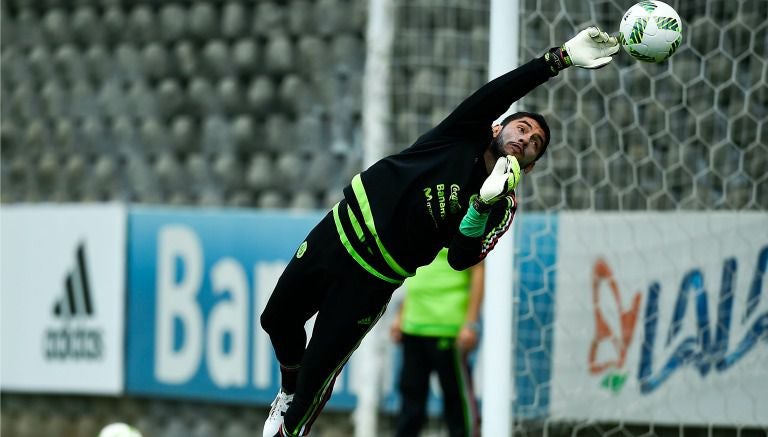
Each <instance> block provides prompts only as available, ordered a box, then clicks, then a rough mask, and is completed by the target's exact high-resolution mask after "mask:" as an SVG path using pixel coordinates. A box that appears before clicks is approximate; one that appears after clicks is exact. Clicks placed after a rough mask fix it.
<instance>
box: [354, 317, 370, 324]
mask: <svg viewBox="0 0 768 437" xmlns="http://www.w3.org/2000/svg"><path fill="white" fill-rule="evenodd" d="M371 321H372V319H371V317H370V316H368V317H363V318H362V319H360V320H358V321H357V324H358V325H370V324H371Z"/></svg>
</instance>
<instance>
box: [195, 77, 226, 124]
mask: <svg viewBox="0 0 768 437" xmlns="http://www.w3.org/2000/svg"><path fill="white" fill-rule="evenodd" d="M187 101H188V106H189V110H190V111H191V112H192V114H194V115H195V116H196V117H205V116H206V115H214V114H218V113H220V112H221V105H220V104H219V99H218V95H217V94H216V92H215V91H214V89H213V85H212V84H211V81H210V80H209V79H207V78H205V77H203V76H195V77H194V78H193V79H192V81H191V82H190V83H189V85H188V86H187Z"/></svg>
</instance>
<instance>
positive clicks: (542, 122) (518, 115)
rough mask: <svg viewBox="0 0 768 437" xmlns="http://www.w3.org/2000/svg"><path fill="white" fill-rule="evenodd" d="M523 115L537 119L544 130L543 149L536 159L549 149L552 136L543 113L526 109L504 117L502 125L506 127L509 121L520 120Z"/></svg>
mask: <svg viewBox="0 0 768 437" xmlns="http://www.w3.org/2000/svg"><path fill="white" fill-rule="evenodd" d="M523 117H529V118H532V119H534V120H536V123H538V124H539V126H541V130H543V131H544V144H542V146H541V151H540V152H539V155H538V156H537V157H536V160H538V159H539V158H541V157H542V155H544V152H545V151H546V150H547V146H548V145H549V138H550V133H549V125H548V124H547V120H545V119H544V116H543V115H541V114H539V113H536V112H525V111H520V112H515V113H514V114H512V115H508V116H507V117H505V118H504V120H503V121H502V122H501V127H502V128H504V126H506V125H507V123H509V122H510V121H514V120H519V119H521V118H523Z"/></svg>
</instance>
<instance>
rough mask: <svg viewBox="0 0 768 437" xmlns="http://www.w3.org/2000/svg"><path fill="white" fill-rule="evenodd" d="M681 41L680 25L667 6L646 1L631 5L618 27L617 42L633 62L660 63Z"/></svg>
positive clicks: (678, 18)
mask: <svg viewBox="0 0 768 437" xmlns="http://www.w3.org/2000/svg"><path fill="white" fill-rule="evenodd" d="M682 41H683V22H682V21H681V20H680V16H679V15H677V12H676V11H675V10H674V9H673V8H672V7H671V6H669V5H668V4H666V3H663V2H660V1H656V0H648V1H641V2H640V3H638V4H636V5H634V6H632V7H631V8H629V9H628V10H627V12H626V13H625V14H624V17H623V18H622V19H621V24H620V25H619V42H620V43H621V45H622V47H624V50H625V51H626V52H627V53H629V54H630V55H632V57H634V58H635V59H639V60H641V61H645V62H662V61H664V60H666V59H667V58H669V57H670V56H672V54H673V53H675V50H677V48H678V47H680V43H681V42H682Z"/></svg>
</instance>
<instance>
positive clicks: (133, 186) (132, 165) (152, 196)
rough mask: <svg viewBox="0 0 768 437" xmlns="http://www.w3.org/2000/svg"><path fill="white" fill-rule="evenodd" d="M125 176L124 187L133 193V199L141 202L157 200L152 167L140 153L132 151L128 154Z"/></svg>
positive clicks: (154, 201) (156, 187)
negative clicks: (125, 185)
mask: <svg viewBox="0 0 768 437" xmlns="http://www.w3.org/2000/svg"><path fill="white" fill-rule="evenodd" d="M126 176H127V180H126V183H127V187H126V188H127V189H128V190H129V191H130V192H131V193H132V194H133V196H132V198H133V199H136V200H139V201H140V202H142V203H157V202H158V200H159V197H158V186H157V184H156V181H155V177H154V172H153V169H152V168H151V167H150V166H149V163H147V161H146V160H145V159H144V157H143V156H142V155H140V154H138V153H132V154H130V155H129V156H128V163H127V166H126Z"/></svg>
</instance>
